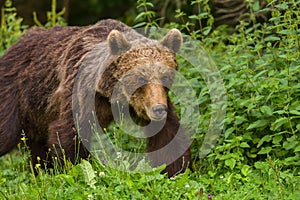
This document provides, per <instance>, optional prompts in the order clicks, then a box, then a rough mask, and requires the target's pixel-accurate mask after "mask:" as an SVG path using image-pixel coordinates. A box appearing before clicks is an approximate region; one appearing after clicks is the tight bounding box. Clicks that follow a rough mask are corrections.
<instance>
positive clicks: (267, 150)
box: [257, 147, 272, 154]
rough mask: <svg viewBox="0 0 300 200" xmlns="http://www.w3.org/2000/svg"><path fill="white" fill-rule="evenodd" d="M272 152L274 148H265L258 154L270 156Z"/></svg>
mask: <svg viewBox="0 0 300 200" xmlns="http://www.w3.org/2000/svg"><path fill="white" fill-rule="evenodd" d="M270 151H272V147H263V148H261V150H260V151H259V152H258V153H257V154H268V153H270Z"/></svg>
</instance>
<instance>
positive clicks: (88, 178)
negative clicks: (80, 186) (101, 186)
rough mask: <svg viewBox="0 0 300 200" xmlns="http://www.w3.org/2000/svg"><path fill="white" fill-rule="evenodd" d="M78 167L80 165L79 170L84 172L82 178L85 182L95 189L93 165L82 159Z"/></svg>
mask: <svg viewBox="0 0 300 200" xmlns="http://www.w3.org/2000/svg"><path fill="white" fill-rule="evenodd" d="M80 167H81V170H82V172H83V174H84V179H85V182H86V183H87V184H88V185H89V186H90V187H91V188H93V189H95V188H96V187H95V184H96V180H95V177H96V175H95V172H94V170H93V167H92V165H91V163H89V162H88V161H86V160H83V161H82V162H81V163H80Z"/></svg>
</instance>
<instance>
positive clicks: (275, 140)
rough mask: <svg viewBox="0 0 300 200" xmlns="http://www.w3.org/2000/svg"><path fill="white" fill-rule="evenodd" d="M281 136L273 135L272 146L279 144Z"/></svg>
mask: <svg viewBox="0 0 300 200" xmlns="http://www.w3.org/2000/svg"><path fill="white" fill-rule="evenodd" d="M282 138H283V137H282V135H275V136H274V137H273V141H272V142H273V144H279V142H281V140H282Z"/></svg>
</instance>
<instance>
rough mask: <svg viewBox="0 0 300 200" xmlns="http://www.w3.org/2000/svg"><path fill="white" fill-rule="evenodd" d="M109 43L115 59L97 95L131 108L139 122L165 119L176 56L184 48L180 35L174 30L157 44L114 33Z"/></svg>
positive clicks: (175, 67) (174, 71) (175, 68)
mask: <svg viewBox="0 0 300 200" xmlns="http://www.w3.org/2000/svg"><path fill="white" fill-rule="evenodd" d="M107 43H108V47H109V51H110V54H112V55H115V56H116V59H115V60H114V62H113V63H112V64H111V65H110V66H109V67H108V68H107V69H106V71H105V72H104V73H103V76H102V79H101V80H100V83H99V84H98V88H97V90H98V92H100V94H102V95H104V96H106V97H108V98H109V99H110V102H111V103H112V104H116V103H118V104H124V103H127V104H129V105H130V107H131V108H132V110H134V111H135V113H136V114H137V116H138V117H139V118H142V119H144V120H153V121H160V120H162V119H165V117H166V116H167V110H168V91H169V88H170V87H171V85H172V83H173V80H174V76H175V73H176V70H178V64H177V62H176V55H175V53H176V52H178V51H179V50H180V47H181V45H182V36H181V33H180V31H178V30H177V29H172V30H170V31H169V32H168V33H167V34H166V35H165V36H164V37H163V38H162V39H161V40H160V41H157V40H150V39H147V38H146V37H143V36H142V37H139V38H137V39H133V40H127V39H126V35H125V34H123V33H121V32H119V31H117V30H113V31H111V32H110V34H109V35H108V38H107Z"/></svg>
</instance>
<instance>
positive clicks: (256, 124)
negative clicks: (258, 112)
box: [247, 119, 268, 130]
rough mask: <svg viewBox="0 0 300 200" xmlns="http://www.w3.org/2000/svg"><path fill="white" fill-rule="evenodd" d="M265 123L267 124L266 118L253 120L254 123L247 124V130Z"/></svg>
mask: <svg viewBox="0 0 300 200" xmlns="http://www.w3.org/2000/svg"><path fill="white" fill-rule="evenodd" d="M267 124H268V121H267V120H265V119H260V120H257V121H255V122H254V123H252V124H250V125H249V126H248V128H247V130H250V129H254V128H261V127H264V126H266V125H267Z"/></svg>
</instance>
